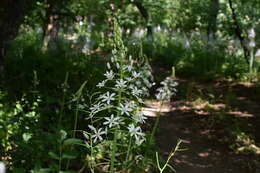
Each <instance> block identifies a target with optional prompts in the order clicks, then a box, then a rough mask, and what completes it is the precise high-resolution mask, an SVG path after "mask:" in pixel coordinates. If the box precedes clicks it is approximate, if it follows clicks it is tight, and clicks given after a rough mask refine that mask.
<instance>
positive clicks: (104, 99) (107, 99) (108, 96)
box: [100, 91, 116, 105]
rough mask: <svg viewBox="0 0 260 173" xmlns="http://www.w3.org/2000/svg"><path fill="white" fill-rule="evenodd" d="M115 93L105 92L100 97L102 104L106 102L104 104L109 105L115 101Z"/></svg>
mask: <svg viewBox="0 0 260 173" xmlns="http://www.w3.org/2000/svg"><path fill="white" fill-rule="evenodd" d="M115 95H116V94H115V93H112V94H110V92H109V91H108V92H106V94H103V95H102V96H100V99H102V100H101V101H102V102H106V104H108V105H109V104H110V102H111V101H113V100H115V97H114V96H115Z"/></svg>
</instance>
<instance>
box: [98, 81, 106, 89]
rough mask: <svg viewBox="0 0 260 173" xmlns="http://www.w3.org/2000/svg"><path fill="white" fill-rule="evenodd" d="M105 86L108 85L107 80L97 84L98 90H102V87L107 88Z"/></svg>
mask: <svg viewBox="0 0 260 173" xmlns="http://www.w3.org/2000/svg"><path fill="white" fill-rule="evenodd" d="M105 84H106V80H103V81H102V82H99V83H98V84H97V87H98V88H102V87H104V86H105Z"/></svg>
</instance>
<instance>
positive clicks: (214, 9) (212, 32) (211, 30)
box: [207, 0, 219, 40]
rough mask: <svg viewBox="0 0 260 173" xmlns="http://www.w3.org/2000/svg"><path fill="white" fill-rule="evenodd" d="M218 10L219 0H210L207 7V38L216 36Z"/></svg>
mask: <svg viewBox="0 0 260 173" xmlns="http://www.w3.org/2000/svg"><path fill="white" fill-rule="evenodd" d="M218 12H219V0H211V2H210V8H209V20H208V22H209V23H208V29H207V35H208V40H209V39H210V38H211V37H212V38H213V39H215V38H216V31H217V16H218Z"/></svg>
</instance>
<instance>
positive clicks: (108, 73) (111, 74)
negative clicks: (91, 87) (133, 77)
mask: <svg viewBox="0 0 260 173" xmlns="http://www.w3.org/2000/svg"><path fill="white" fill-rule="evenodd" d="M104 75H105V76H106V78H107V80H112V79H113V78H114V76H115V74H114V72H113V71H112V70H110V71H106V73H105V74H104Z"/></svg>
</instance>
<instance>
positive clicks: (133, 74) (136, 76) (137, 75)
mask: <svg viewBox="0 0 260 173" xmlns="http://www.w3.org/2000/svg"><path fill="white" fill-rule="evenodd" d="M140 75H141V74H140V73H137V72H136V71H133V72H132V76H133V78H138V77H140Z"/></svg>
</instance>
